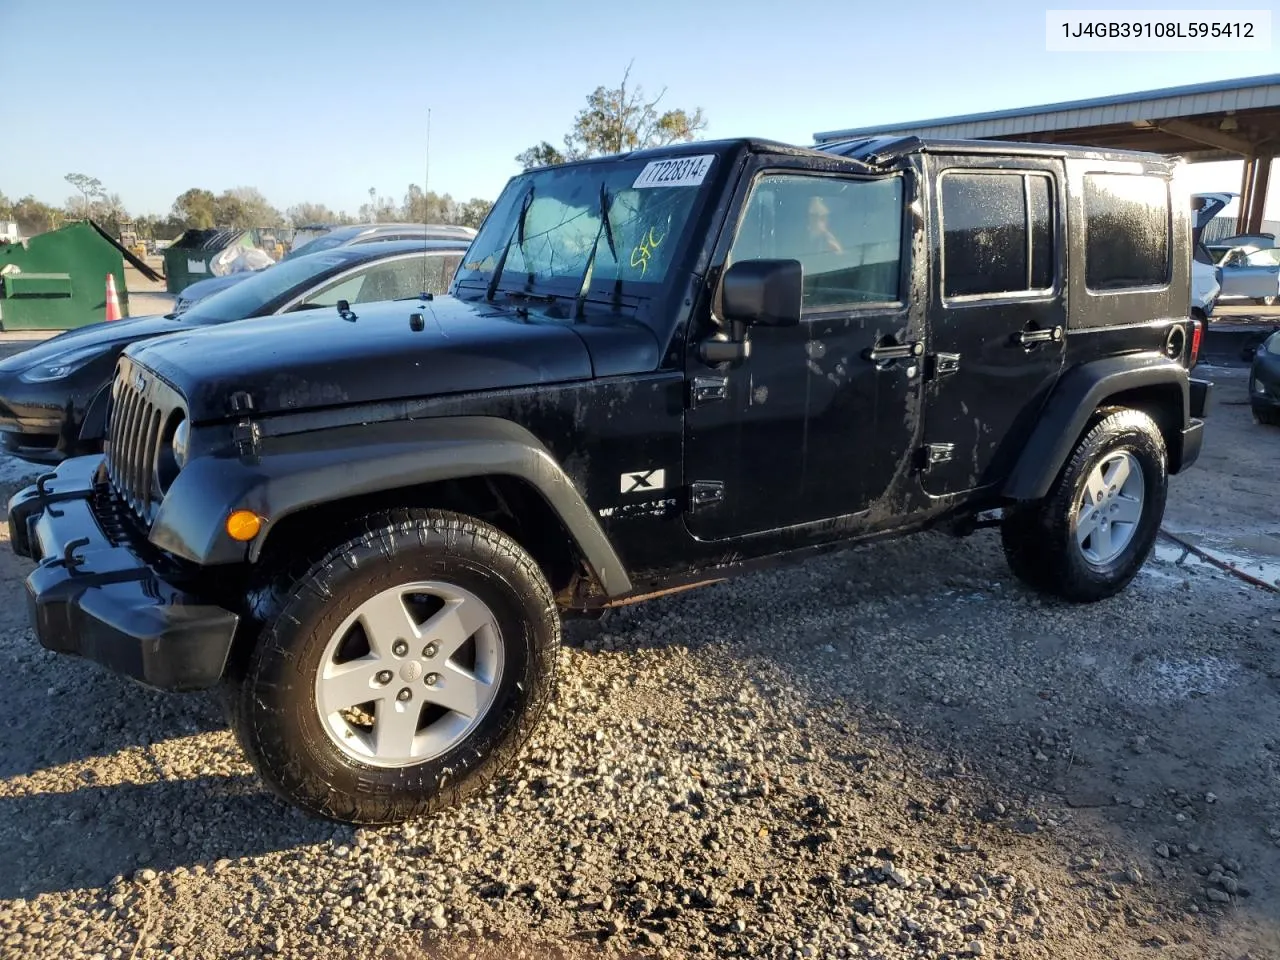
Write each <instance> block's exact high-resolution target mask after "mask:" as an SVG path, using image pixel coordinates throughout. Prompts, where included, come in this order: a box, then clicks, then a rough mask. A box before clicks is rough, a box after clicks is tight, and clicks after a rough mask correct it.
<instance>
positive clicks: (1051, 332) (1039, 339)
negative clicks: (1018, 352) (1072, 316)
mask: <svg viewBox="0 0 1280 960" xmlns="http://www.w3.org/2000/svg"><path fill="white" fill-rule="evenodd" d="M1061 339H1062V328H1061V327H1050V328H1049V329H1048V330H1019V331H1018V332H1017V333H1015V334H1014V335H1013V342H1014V343H1016V344H1018V345H1019V346H1023V347H1025V346H1027V345H1028V344H1032V343H1047V342H1049V341H1053V342H1055V343H1056V342H1057V341H1059V340H1061Z"/></svg>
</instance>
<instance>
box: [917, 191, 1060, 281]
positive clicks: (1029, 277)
mask: <svg viewBox="0 0 1280 960" xmlns="http://www.w3.org/2000/svg"><path fill="white" fill-rule="evenodd" d="M941 184H942V276H943V282H942V290H943V296H944V297H945V298H947V299H954V298H957V297H980V296H995V295H998V294H1011V293H1014V294H1016V293H1030V292H1033V291H1043V290H1049V289H1051V288H1052V287H1053V279H1054V263H1055V253H1054V229H1053V221H1054V203H1053V189H1052V188H1053V181H1052V180H1051V179H1050V178H1049V177H1048V176H1045V175H1044V174H1038V173H950V172H949V173H946V174H944V175H943V177H942V180H941Z"/></svg>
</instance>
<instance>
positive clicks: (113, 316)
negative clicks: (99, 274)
mask: <svg viewBox="0 0 1280 960" xmlns="http://www.w3.org/2000/svg"><path fill="white" fill-rule="evenodd" d="M107 319H108V320H119V319H120V301H119V300H117V299H116V277H115V274H114V273H108V274H107Z"/></svg>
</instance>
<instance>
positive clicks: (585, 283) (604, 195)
mask: <svg viewBox="0 0 1280 960" xmlns="http://www.w3.org/2000/svg"><path fill="white" fill-rule="evenodd" d="M612 206H613V198H612V197H610V196H609V191H608V189H607V188H606V187H605V185H604V181H601V182H600V229H599V230H597V231H596V238H595V240H594V241H592V244H591V253H590V254H588V256H587V268H586V269H585V270H583V271H582V283H581V284H579V286H578V307H577V313H576V318H577V319H579V320H581V319H582V316H583V313H584V312H585V310H586V304H587V291H588V290H590V289H591V275H592V274H593V273H594V272H595V268H596V251H597V250H598V249H599V248H600V236H601V234H603V235H604V237H605V239H606V240H608V241H609V252H610V253H612V254H613V262H614V263H615V264H616V263H618V245H617V244H616V243H615V242H614V240H613V224H612V223H610V222H609V209H610V208H611V207H612ZM621 293H622V270H621V264H619V270H618V275H617V277H615V278H614V282H613V302H614V305H615V306H617V303H618V298H619V296H620V295H621Z"/></svg>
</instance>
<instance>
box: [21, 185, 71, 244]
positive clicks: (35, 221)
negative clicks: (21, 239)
mask: <svg viewBox="0 0 1280 960" xmlns="http://www.w3.org/2000/svg"><path fill="white" fill-rule="evenodd" d="M64 217H65V215H64V214H63V212H62V211H61V210H59V209H58V208H57V207H51V206H49V205H48V204H47V203H41V202H40V201H39V200H37V199H36V198H35V197H33V196H31V195H30V194H28V195H27V196H25V197H23V198H22V199H21V200H19V201H18V202H17V203H15V204H14V205H13V219H14V220H16V221H17V222H18V231H19V232H20V233H21V234H22V235H23V236H25V237H33V236H35V235H36V234H37V233H45V232H47V231H49V230H56V229H57V228H58V227H59V226H61V224H62V221H63V219H64Z"/></svg>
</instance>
